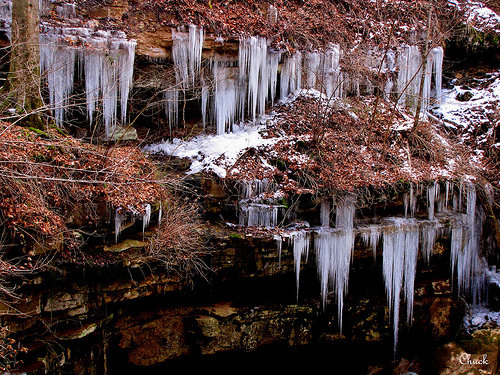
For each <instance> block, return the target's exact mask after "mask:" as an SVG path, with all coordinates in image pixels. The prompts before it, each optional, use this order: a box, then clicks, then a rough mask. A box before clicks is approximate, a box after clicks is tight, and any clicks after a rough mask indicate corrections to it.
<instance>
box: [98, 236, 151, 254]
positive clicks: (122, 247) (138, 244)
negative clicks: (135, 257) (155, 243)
mask: <svg viewBox="0 0 500 375" xmlns="http://www.w3.org/2000/svg"><path fill="white" fill-rule="evenodd" d="M146 245H147V243H146V242H143V241H137V240H131V239H127V240H124V241H122V242H119V243H117V244H114V245H112V246H105V247H104V251H108V252H110V253H121V252H123V251H126V250H130V249H141V248H144V247H145V246H146Z"/></svg>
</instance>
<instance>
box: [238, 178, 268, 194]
mask: <svg viewBox="0 0 500 375" xmlns="http://www.w3.org/2000/svg"><path fill="white" fill-rule="evenodd" d="M240 184H241V193H240V196H241V197H242V198H244V199H246V198H250V197H254V196H259V195H261V194H262V193H264V192H266V191H274V190H275V189H276V186H275V184H274V183H273V181H271V180H270V179H268V178H264V179H262V180H242V181H240Z"/></svg>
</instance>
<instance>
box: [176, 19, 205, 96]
mask: <svg viewBox="0 0 500 375" xmlns="http://www.w3.org/2000/svg"><path fill="white" fill-rule="evenodd" d="M172 41H173V44H172V60H173V61H174V66H175V74H176V80H177V82H176V86H178V87H182V88H184V89H187V88H190V87H193V86H194V84H195V82H196V80H197V79H198V78H199V76H200V74H199V73H200V68H201V53H202V50H203V41H204V33H203V28H198V27H197V26H195V25H189V32H187V33H186V32H183V31H178V30H176V29H172Z"/></svg>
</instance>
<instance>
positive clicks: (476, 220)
mask: <svg viewBox="0 0 500 375" xmlns="http://www.w3.org/2000/svg"><path fill="white" fill-rule="evenodd" d="M466 191H467V213H466V214H465V216H463V215H462V216H461V220H460V219H459V220H457V221H455V223H454V224H453V226H452V241H451V268H452V276H453V275H454V274H455V270H456V273H457V281H458V285H457V289H458V293H459V294H461V295H466V296H467V295H470V296H471V299H472V302H473V303H474V304H478V303H481V301H482V294H483V292H484V287H485V280H486V279H485V270H484V267H483V261H482V259H481V257H480V238H481V229H482V217H481V215H476V188H475V186H474V185H472V184H467V185H466Z"/></svg>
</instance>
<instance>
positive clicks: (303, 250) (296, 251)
mask: <svg viewBox="0 0 500 375" xmlns="http://www.w3.org/2000/svg"><path fill="white" fill-rule="evenodd" d="M310 241H311V237H310V233H309V232H307V231H296V232H293V233H291V236H290V243H291V244H293V261H294V265H295V281H296V287H297V301H298V299H299V283H300V264H301V260H302V258H303V257H304V256H305V258H307V256H308V254H309V243H310Z"/></svg>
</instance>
